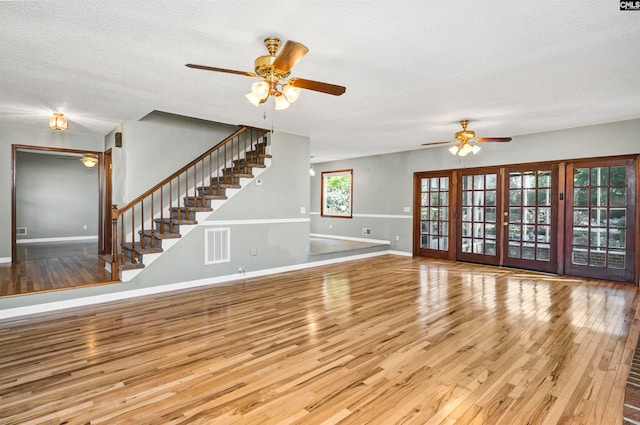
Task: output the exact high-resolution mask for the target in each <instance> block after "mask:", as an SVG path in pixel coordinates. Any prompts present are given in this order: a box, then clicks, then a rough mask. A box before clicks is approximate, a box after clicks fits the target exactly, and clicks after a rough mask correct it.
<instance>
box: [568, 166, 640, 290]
mask: <svg viewBox="0 0 640 425" xmlns="http://www.w3.org/2000/svg"><path fill="white" fill-rule="evenodd" d="M638 162H639V161H638V155H632V156H629V155H625V156H614V157H597V158H583V159H577V160H572V161H567V163H566V164H567V165H566V171H567V173H568V172H569V171H570V170H571V169H575V168H576V167H578V168H579V167H582V166H585V167H592V166H598V165H601V166H605V167H611V166H615V165H622V164H624V165H625V166H626V167H627V168H628V169H632V170H633V171H634V172H635V175H634V176H633V179H632V180H631V181H630V182H629V185H628V186H627V188H628V190H630V191H632V194H633V197H632V200H633V201H634V202H635V204H634V202H631V203H629V204H628V206H627V213H628V212H629V210H631V211H632V213H633V216H634V220H632V221H631V224H630V226H627V227H631V229H630V231H629V233H630V234H631V241H629V242H628V243H627V245H628V247H629V248H628V249H627V250H626V252H627V258H626V262H627V264H626V265H625V273H624V276H623V277H612V275H611V273H607V270H609V271H611V270H612V269H609V268H604V269H603V271H604V272H605V273H604V274H603V275H602V276H599V275H597V274H596V275H588V276H585V274H583V273H580V271H581V270H584V268H585V267H589V266H575V267H573V266H572V265H571V261H570V255H571V252H572V246H573V243H572V240H571V239H570V237H569V236H570V235H569V234H568V233H567V232H568V231H569V230H570V229H569V228H567V226H566V224H567V223H568V222H571V223H573V218H572V217H571V214H572V213H573V205H571V203H569V202H567V206H566V209H565V217H564V220H565V223H564V224H565V229H564V230H565V233H566V236H567V238H566V240H565V241H564V269H565V270H566V269H571V270H572V271H573V273H572V274H575V275H576V276H583V277H590V278H595V279H608V280H615V281H621V282H629V281H632V282H633V283H635V284H636V285H637V284H638V283H640V280H639V278H638V276H639V273H640V271H639V270H638V269H640V266H639V265H638V263H639V261H638V260H639V257H640V249H636V247H637V246H638V244H639V243H640V229H638V226H639V223H640V210H639V208H638V202H639V201H640V195H639V194H638V178H640V173H639V172H638V169H639V168H638V167H639V165H638ZM634 165H635V166H634ZM572 189H573V180H572V179H569V178H567V179H566V185H565V188H564V191H565V192H566V193H568V194H569V191H570V190H572ZM570 195H571V196H567V199H570V200H572V199H573V194H572V193H571V194H570ZM629 197H630V198H631V195H629ZM571 229H573V226H572V227H571ZM629 264H630V265H631V267H632V268H633V269H632V270H628V269H627V267H628V266H629ZM574 269H575V270H574ZM618 270H621V269H618ZM576 272H577V274H576Z"/></svg>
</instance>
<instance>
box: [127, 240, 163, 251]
mask: <svg viewBox="0 0 640 425" xmlns="http://www.w3.org/2000/svg"><path fill="white" fill-rule="evenodd" d="M124 249H128V250H130V251H135V252H136V254H156V253H158V252H164V250H163V249H162V248H159V247H154V248H152V247H150V246H146V247H144V248H143V247H142V243H140V242H136V243H135V244H131V242H127V243H125V244H124Z"/></svg>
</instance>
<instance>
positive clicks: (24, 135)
mask: <svg viewBox="0 0 640 425" xmlns="http://www.w3.org/2000/svg"><path fill="white" fill-rule="evenodd" d="M12 145H28V146H39V147H56V148H67V149H78V150H83V149H86V150H88V151H102V150H103V147H104V137H103V136H101V135H97V134H84V133H75V132H73V130H68V131H53V130H49V128H48V127H47V122H46V121H45V122H44V125H43V128H39V127H38V128H34V127H23V126H10V125H2V126H0V164H1V165H0V182H2V183H3V184H1V185H0V262H3V261H6V259H8V261H10V260H11V146H12Z"/></svg>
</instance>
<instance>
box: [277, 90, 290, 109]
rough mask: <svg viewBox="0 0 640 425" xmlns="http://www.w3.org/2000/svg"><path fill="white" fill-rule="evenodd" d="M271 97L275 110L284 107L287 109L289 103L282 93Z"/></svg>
mask: <svg viewBox="0 0 640 425" xmlns="http://www.w3.org/2000/svg"><path fill="white" fill-rule="evenodd" d="M273 98H274V102H275V104H276V111H282V110H284V109H287V108H288V107H289V105H290V103H289V102H288V101H287V99H286V98H285V97H284V95H282V94H277V95H275V96H274V97H273Z"/></svg>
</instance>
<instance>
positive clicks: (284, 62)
mask: <svg viewBox="0 0 640 425" xmlns="http://www.w3.org/2000/svg"><path fill="white" fill-rule="evenodd" d="M308 51H309V49H307V47H306V46H305V45H304V44H301V43H298V42H297V41H291V40H287V42H286V43H284V47H283V48H282V50H280V53H279V54H278V56H277V57H276V59H275V60H274V61H273V67H274V68H276V69H279V70H280V71H284V72H289V71H291V68H293V66H294V65H295V64H297V63H298V61H299V60H300V59H302V57H303V56H304V55H306V54H307V52H308Z"/></svg>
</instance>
